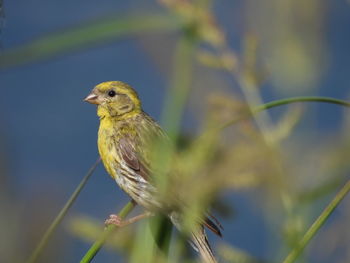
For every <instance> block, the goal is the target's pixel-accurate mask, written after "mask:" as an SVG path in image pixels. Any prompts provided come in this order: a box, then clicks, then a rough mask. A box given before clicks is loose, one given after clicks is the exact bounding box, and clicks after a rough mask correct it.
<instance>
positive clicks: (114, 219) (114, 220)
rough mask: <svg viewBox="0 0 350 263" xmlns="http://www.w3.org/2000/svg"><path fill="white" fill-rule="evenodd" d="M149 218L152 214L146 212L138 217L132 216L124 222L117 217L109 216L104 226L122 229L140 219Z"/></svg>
mask: <svg viewBox="0 0 350 263" xmlns="http://www.w3.org/2000/svg"><path fill="white" fill-rule="evenodd" d="M150 216H153V213H151V212H148V211H147V212H145V213H142V214H140V215H137V216H134V217H132V218H129V219H126V220H123V219H122V218H121V217H120V216H118V215H110V216H109V218H108V219H106V221H105V225H106V226H108V225H116V226H118V227H124V226H127V225H130V224H132V223H135V222H137V221H139V220H141V219H144V218H147V217H150Z"/></svg>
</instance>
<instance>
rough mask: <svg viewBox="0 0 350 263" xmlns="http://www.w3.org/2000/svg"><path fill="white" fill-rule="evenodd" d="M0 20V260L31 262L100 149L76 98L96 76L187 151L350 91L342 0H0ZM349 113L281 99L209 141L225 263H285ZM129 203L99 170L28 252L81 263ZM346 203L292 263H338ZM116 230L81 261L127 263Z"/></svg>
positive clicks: (263, 116)
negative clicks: (133, 97) (202, 140)
mask: <svg viewBox="0 0 350 263" xmlns="http://www.w3.org/2000/svg"><path fill="white" fill-rule="evenodd" d="M0 13H1V19H0V21H1V22H0V25H1V32H0V43H1V49H0V87H1V96H0V121H1V125H0V145H1V147H0V209H1V213H0V230H1V231H0V232H1V235H0V262H24V260H25V259H26V258H28V257H29V255H30V253H31V252H32V250H33V249H34V248H35V246H36V244H37V243H38V241H39V239H40V237H41V236H42V234H43V233H44V231H45V230H46V229H47V227H48V226H49V224H50V223H51V222H52V221H53V219H54V218H55V216H56V215H57V213H58V211H59V209H60V208H61V207H62V206H63V205H64V203H65V202H66V200H67V199H68V198H69V196H70V194H71V193H72V192H73V191H74V189H75V187H76V186H77V184H78V183H79V182H80V180H81V179H82V178H83V176H84V174H85V173H86V172H87V170H88V169H89V167H91V165H92V164H93V163H94V162H95V161H96V159H97V158H98V152H97V145H96V141H97V129H98V118H97V116H96V108H95V107H94V106H92V105H88V104H86V103H84V102H83V98H84V97H85V96H86V95H87V94H88V93H89V92H90V90H91V89H92V88H93V87H94V86H95V85H96V84H98V83H100V82H103V81H108V80H121V81H124V82H127V83H129V84H130V85H131V86H133V87H134V88H135V89H136V90H137V91H138V93H139V96H140V98H141V99H142V102H143V107H144V110H145V111H146V112H147V113H149V114H150V115H151V116H153V117H154V118H155V119H156V120H158V121H159V122H160V123H161V124H162V125H163V126H164V127H165V129H167V130H168V131H169V132H170V133H171V134H173V133H174V134H177V131H180V132H179V134H178V136H177V137H178V142H179V148H180V149H182V151H184V152H185V153H184V154H183V156H185V157H186V156H191V155H190V153H192V150H193V151H200V150H201V148H200V147H199V148H198V147H197V148H196V146H195V143H194V144H193V143H192V142H193V141H195V140H196V138H198V136H199V135H200V134H202V133H203V132H205V131H206V130H207V129H209V128H212V127H219V126H220V125H222V124H224V123H226V122H228V121H231V120H235V119H237V118H239V117H240V116H241V115H242V114H244V113H245V112H247V111H248V109H249V108H250V109H252V108H254V107H255V106H257V105H260V104H262V103H264V102H269V101H272V100H277V99H282V98H287V97H294V96H311V95H312V96H329V97H334V98H338V99H343V100H347V99H348V98H349V95H350V94H349V92H350V89H349V84H350V78H349V76H350V53H349V52H348V49H349V46H350V34H349V28H350V2H349V1H346V0H334V1H315V0H309V1H302V0H298V1H295V0H294V1H293V0H285V1H278V0H265V1H259V0H246V1H241V0H237V1H230V0H216V1H214V0H213V1H210V0H192V1H190V0H159V1H156V0H154V1H151V0H145V1H112V0H101V1H99V2H96V1H91V0H85V1H81V0H77V1H57V0H45V1H44V0H31V1H19V0H11V1H8V0H3V2H2V3H1V5H0ZM348 116H349V109H347V108H344V107H340V106H337V105H332V104H324V103H303V104H293V105H288V106H281V107H278V108H276V109H271V110H269V111H265V112H262V113H260V114H259V115H257V116H256V118H255V119H254V120H252V119H250V118H247V119H245V120H243V121H239V122H236V123H234V125H232V126H230V127H228V128H227V129H225V130H223V131H222V132H221V133H220V135H219V136H218V137H217V138H215V147H214V146H212V145H210V147H211V148H210V149H213V148H215V151H213V152H214V153H215V154H214V155H215V156H206V157H205V158H204V159H205V160H209V159H210V162H209V161H208V162H207V161H205V163H206V164H205V165H206V166H205V167H206V172H207V173H210V176H211V178H214V180H208V184H210V185H212V186H213V187H212V188H210V189H209V188H208V189H209V190H208V193H210V195H209V196H210V197H211V198H210V200H208V203H212V206H213V213H214V214H215V215H216V216H217V218H218V219H219V220H220V221H221V222H222V224H223V226H224V229H225V231H224V233H223V234H224V237H223V239H220V238H216V237H214V236H212V235H210V237H209V239H210V240H211V243H212V244H213V247H214V250H215V251H216V253H217V255H218V257H219V258H221V261H222V262H281V261H282V259H283V258H284V257H285V256H286V255H287V253H288V252H289V251H290V250H291V248H293V247H294V245H295V242H296V241H298V240H299V239H300V238H301V237H302V235H303V234H304V233H305V231H306V230H307V228H308V227H309V226H310V224H311V223H312V222H313V221H314V220H315V218H316V217H317V216H318V215H319V214H320V213H321V211H322V210H323V208H324V207H325V206H326V205H327V204H328V203H329V202H330V200H331V199H332V198H333V196H334V195H335V194H336V193H337V191H338V190H339V189H340V188H341V186H342V185H344V184H345V182H346V181H347V180H348V179H349V169H350V164H349V162H348V156H349V153H350V137H349V132H348V130H349V126H350V118H349V117H348ZM191 145H192V146H191ZM193 145H194V146H193ZM202 146H203V145H202ZM208 147H209V146H208ZM183 149H185V150H183ZM205 149H207V148H205V147H204V148H203V149H202V150H203V151H204V150H205ZM186 150H187V151H188V152H186ZM199 163H200V164H203V161H202V163H201V162H199ZM215 178H216V179H215ZM128 200H129V199H128V197H127V196H126V194H124V193H123V192H122V191H121V190H120V189H119V188H118V187H117V185H116V184H115V182H114V181H113V180H112V179H111V178H110V177H109V176H108V175H107V173H106V172H105V170H104V168H103V167H102V165H99V167H98V169H97V170H96V172H95V173H94V175H93V176H92V177H91V179H90V181H89V182H88V184H87V186H86V187H85V188H84V189H83V191H82V193H81V194H80V196H79V197H78V199H77V201H76V202H75V203H74V206H73V207H72V209H71V210H70V211H69V213H68V215H67V217H66V218H65V219H64V221H63V223H62V224H61V225H60V226H59V229H58V231H56V232H55V234H54V236H53V238H52V239H51V240H50V241H49V244H48V246H47V248H46V249H45V250H44V252H43V254H42V255H41V256H40V258H39V261H40V262H77V261H79V260H80V259H81V257H82V256H83V255H84V254H85V252H86V251H87V250H88V248H89V247H90V244H91V243H92V242H93V241H94V240H95V239H96V238H97V236H98V234H99V233H100V232H101V231H102V230H103V224H104V220H105V219H106V218H107V217H108V215H109V214H111V213H116V212H117V211H118V210H119V209H120V208H121V207H123V205H124V204H125V203H126V202H127V201H128ZM349 202H350V200H349V198H345V199H344V201H343V203H341V204H340V206H339V207H338V208H337V209H336V211H335V212H334V213H333V214H332V216H331V217H330V220H329V221H328V222H327V223H326V225H325V226H324V227H323V228H322V229H321V231H320V232H319V233H318V234H317V235H316V237H315V239H314V240H312V241H311V242H310V244H309V246H308V247H307V249H306V251H305V252H304V253H303V255H302V256H301V257H300V259H299V261H300V262H332V263H333V262H350V230H349V229H350V228H349V220H350V209H349V208H350V206H349ZM134 228H136V226H131V227H129V228H128V229H127V230H125V231H129V232H130V231H132V229H134ZM118 233H119V232H118ZM120 233H121V234H120V236H122V237H123V236H124V237H125V236H128V232H125V233H124V232H122V231H121V232H120ZM123 233H124V234H123ZM115 238H116V240H115V242H111V243H110V244H108V245H107V246H106V247H105V248H103V249H102V250H101V252H100V253H99V254H98V255H97V256H96V258H95V261H94V262H131V259H130V258H132V257H131V256H130V254H129V252H127V251H129V250H128V249H126V248H125V246H126V245H125V244H124V243H125V242H124V243H123V241H122V240H120V239H121V238H119V239H118V234H116V237H115ZM125 239H127V238H125ZM125 239H124V240H125ZM118 260H119V261H118ZM134 261H135V260H134ZM135 262H137V261H135Z"/></svg>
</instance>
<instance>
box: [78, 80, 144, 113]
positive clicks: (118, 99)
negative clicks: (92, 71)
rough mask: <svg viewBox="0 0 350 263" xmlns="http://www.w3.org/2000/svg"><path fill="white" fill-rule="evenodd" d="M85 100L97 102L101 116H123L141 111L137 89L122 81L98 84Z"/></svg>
mask: <svg viewBox="0 0 350 263" xmlns="http://www.w3.org/2000/svg"><path fill="white" fill-rule="evenodd" d="M84 101H86V102H89V103H92V104H97V105H98V110H97V114H98V116H100V117H118V116H119V117H122V116H126V115H130V114H134V113H139V112H140V111H141V102H140V99H139V97H138V95H137V93H136V91H135V90H134V89H133V88H132V87H130V86H129V85H128V84H126V83H123V82H121V81H108V82H102V83H100V84H98V85H97V86H96V87H94V89H93V90H92V92H91V93H90V94H89V95H88V96H87V97H86V98H85V99H84Z"/></svg>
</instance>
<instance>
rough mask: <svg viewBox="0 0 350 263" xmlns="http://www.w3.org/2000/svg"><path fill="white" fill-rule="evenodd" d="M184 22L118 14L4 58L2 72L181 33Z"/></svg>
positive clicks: (42, 39) (8, 52) (14, 50)
mask: <svg viewBox="0 0 350 263" xmlns="http://www.w3.org/2000/svg"><path fill="white" fill-rule="evenodd" d="M180 25H181V21H179V20H178V19H176V17H174V16H170V15H169V14H149V15H146V14H139V15H133V16H123V15H119V14H115V15H113V16H111V17H103V18H101V19H99V20H96V21H93V22H92V21H91V22H88V23H84V24H82V25H80V26H75V27H71V28H67V29H66V30H60V31H58V32H56V33H51V34H49V35H46V36H43V37H40V38H38V39H36V40H34V41H31V42H30V43H28V44H24V45H22V46H19V47H15V48H12V49H8V50H5V52H2V53H1V54H0V69H5V68H9V67H14V66H19V65H22V64H26V63H30V62H35V61H38V60H43V59H48V58H51V57H55V56H59V55H62V54H65V53H68V52H73V51H78V50H83V49H87V48H90V47H96V46H98V45H104V44H106V43H110V42H112V41H116V40H118V39H120V38H125V37H133V36H136V35H142V34H147V33H151V32H169V31H173V30H178V29H179V27H180Z"/></svg>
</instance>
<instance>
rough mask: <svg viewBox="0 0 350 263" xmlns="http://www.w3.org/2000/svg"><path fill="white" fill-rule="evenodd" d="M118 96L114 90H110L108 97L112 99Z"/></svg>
mask: <svg viewBox="0 0 350 263" xmlns="http://www.w3.org/2000/svg"><path fill="white" fill-rule="evenodd" d="M115 95H116V93H115V91H114V90H110V91H108V96H110V97H114V96H115Z"/></svg>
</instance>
